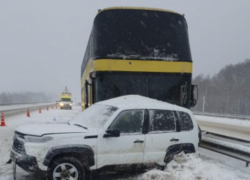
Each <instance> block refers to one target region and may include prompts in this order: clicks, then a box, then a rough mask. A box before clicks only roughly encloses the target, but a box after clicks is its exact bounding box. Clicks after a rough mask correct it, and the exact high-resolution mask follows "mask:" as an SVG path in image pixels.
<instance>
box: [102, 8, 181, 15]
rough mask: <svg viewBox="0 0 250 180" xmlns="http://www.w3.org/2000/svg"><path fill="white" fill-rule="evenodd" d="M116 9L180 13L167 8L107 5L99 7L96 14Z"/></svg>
mask: <svg viewBox="0 0 250 180" xmlns="http://www.w3.org/2000/svg"><path fill="white" fill-rule="evenodd" d="M118 9H129V10H147V11H163V12H168V13H174V14H178V15H181V14H180V13H177V12H175V11H171V10H167V9H160V8H146V7H126V6H117V7H109V8H105V9H101V10H100V11H99V12H98V14H99V13H101V12H103V11H109V10H118ZM181 16H183V15H181Z"/></svg>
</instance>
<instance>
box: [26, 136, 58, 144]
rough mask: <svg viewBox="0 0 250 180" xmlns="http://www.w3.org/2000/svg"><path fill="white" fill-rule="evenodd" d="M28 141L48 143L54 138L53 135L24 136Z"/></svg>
mask: <svg viewBox="0 0 250 180" xmlns="http://www.w3.org/2000/svg"><path fill="white" fill-rule="evenodd" d="M24 139H25V141H26V142H32V143H46V142H48V141H51V140H53V137H51V136H44V137H36V136H24Z"/></svg>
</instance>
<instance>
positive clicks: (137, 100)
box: [97, 95, 190, 112]
mask: <svg viewBox="0 0 250 180" xmlns="http://www.w3.org/2000/svg"><path fill="white" fill-rule="evenodd" d="M97 104H105V105H110V106H115V107H118V108H122V109H168V110H175V111H185V112H190V110H188V109H186V108H183V107H180V106H177V105H173V104H170V103H167V102H163V101H159V100H156V99H151V98H148V97H144V96H140V95H127V96H120V97H117V98H113V99H109V100H105V101H101V102H99V103H97Z"/></svg>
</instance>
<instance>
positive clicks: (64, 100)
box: [59, 86, 72, 109]
mask: <svg viewBox="0 0 250 180" xmlns="http://www.w3.org/2000/svg"><path fill="white" fill-rule="evenodd" d="M59 105H60V109H72V100H71V93H70V92H69V90H68V88H67V86H66V87H65V90H64V91H63V92H62V95H61V101H60V103H59Z"/></svg>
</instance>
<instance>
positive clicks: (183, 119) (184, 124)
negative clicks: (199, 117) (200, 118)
mask: <svg viewBox="0 0 250 180" xmlns="http://www.w3.org/2000/svg"><path fill="white" fill-rule="evenodd" d="M177 114H178V115H179V119H180V130H181V131H189V130H192V129H193V128H194V125H193V121H192V119H191V117H190V116H189V114H188V113H185V112H177Z"/></svg>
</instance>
